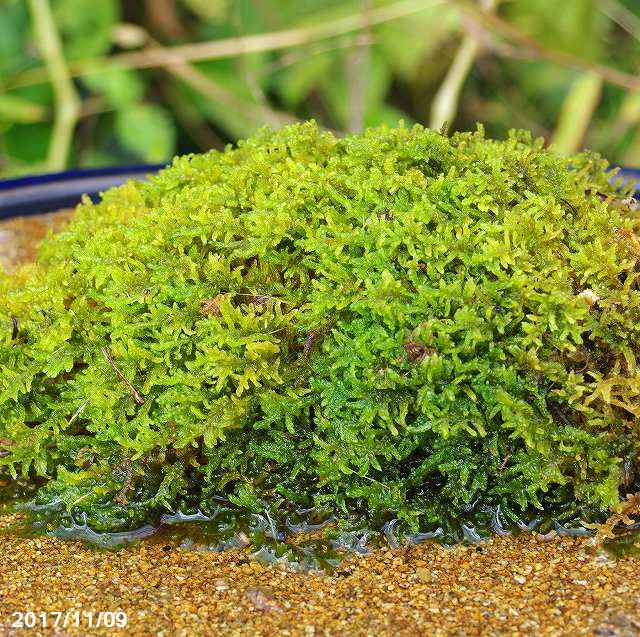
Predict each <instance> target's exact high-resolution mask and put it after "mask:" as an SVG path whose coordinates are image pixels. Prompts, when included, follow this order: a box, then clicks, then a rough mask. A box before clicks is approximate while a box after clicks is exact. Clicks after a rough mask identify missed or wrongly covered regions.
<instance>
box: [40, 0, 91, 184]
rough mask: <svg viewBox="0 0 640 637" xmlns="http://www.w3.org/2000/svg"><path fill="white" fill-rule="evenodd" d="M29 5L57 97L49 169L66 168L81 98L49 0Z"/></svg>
mask: <svg viewBox="0 0 640 637" xmlns="http://www.w3.org/2000/svg"><path fill="white" fill-rule="evenodd" d="M29 8H30V11H31V17H32V20H33V27H34V30H35V34H36V39H37V41H38V47H39V49H40V53H41V54H42V59H43V60H44V63H45V67H46V69H47V73H48V75H49V78H50V79H51V84H52V86H53V92H54V95H55V100H56V104H55V120H54V123H53V131H52V134H51V141H50V142H49V151H48V155H47V169H48V170H51V171H56V170H63V169H64V168H65V166H66V165H67V158H68V156H69V150H70V148H71V142H72V140H73V131H74V128H75V126H76V123H77V121H78V117H79V115H80V99H79V98H78V94H77V93H76V90H75V87H74V86H73V82H72V81H71V76H70V74H69V69H68V67H67V63H66V61H65V59H64V54H63V51H62V43H61V42H60V35H59V33H58V30H57V28H56V24H55V22H54V19H53V15H52V13H51V7H50V6H49V2H48V0H29Z"/></svg>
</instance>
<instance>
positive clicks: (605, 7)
mask: <svg viewBox="0 0 640 637" xmlns="http://www.w3.org/2000/svg"><path fill="white" fill-rule="evenodd" d="M598 5H599V7H600V11H602V13H604V14H605V15H606V16H607V17H608V18H609V19H611V20H613V21H614V22H615V23H616V24H617V25H618V26H619V27H621V28H623V29H624V30H625V31H626V32H627V33H628V34H629V35H632V36H633V37H634V38H635V39H636V40H640V18H638V16H637V15H636V14H635V13H633V12H632V11H629V9H627V7H625V6H624V5H623V4H622V3H621V2H619V1H618V0H600V2H599V3H598Z"/></svg>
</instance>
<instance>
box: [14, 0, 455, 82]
mask: <svg viewBox="0 0 640 637" xmlns="http://www.w3.org/2000/svg"><path fill="white" fill-rule="evenodd" d="M32 1H34V2H35V1H36V0H32ZM41 1H42V0H41ZM445 2H446V0H403V1H402V2H394V3H393V4H390V5H386V6H382V7H378V8H376V9H373V10H372V11H371V13H370V15H369V16H368V17H363V16H362V14H361V13H360V12H358V13H357V14H353V15H349V16H346V17H344V18H339V19H337V20H331V21H327V22H324V23H322V24H319V25H316V26H312V27H306V28H296V29H286V30H283V31H274V32H271V33H260V34H256V35H247V36H243V37H240V38H238V37H234V38H224V39H220V40H212V41H208V42H196V43H193V44H184V45H179V46H174V47H159V48H154V49H145V50H144V51H135V52H131V53H120V54H118V55H112V56H111V57H109V58H96V59H90V60H79V61H78V62H75V63H73V64H71V65H70V69H69V70H70V72H71V74H72V75H74V76H77V75H82V74H84V73H87V72H91V73H96V72H100V71H106V70H110V69H114V68H118V69H132V68H136V69H143V68H154V67H167V66H171V65H174V64H180V63H184V62H196V61H198V60H216V59H223V58H230V57H236V56H237V55H241V54H249V53H259V52H264V51H279V50H282V49H290V48H294V47H297V46H302V45H304V44H309V43H312V42H318V41H320V40H327V39H332V38H335V37H336V36H339V35H345V34H347V33H353V32H354V31H362V30H363V29H365V28H367V27H369V26H375V25H377V24H383V23H385V22H391V21H393V20H397V19H399V18H403V17H406V16H410V15H413V14H415V13H419V12H420V11H424V10H425V9H429V8H431V7H435V6H438V5H442V4H445ZM43 79H44V78H43V74H42V71H41V70H40V69H34V71H31V72H25V73H22V74H21V75H20V76H19V77H16V78H14V81H13V82H7V84H8V85H10V87H12V88H13V87H16V86H24V85H27V84H35V83H38V82H41V81H42V80H43Z"/></svg>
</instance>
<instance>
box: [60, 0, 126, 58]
mask: <svg viewBox="0 0 640 637" xmlns="http://www.w3.org/2000/svg"><path fill="white" fill-rule="evenodd" d="M51 7H52V10H53V13H54V17H55V20H56V24H57V25H58V28H59V29H60V33H61V34H62V37H63V41H64V52H65V55H66V57H67V58H68V59H70V60H74V59H78V58H91V57H96V56H98V55H101V54H103V53H107V52H108V51H109V49H110V48H111V30H112V29H113V27H114V26H115V24H116V23H117V22H118V20H119V19H120V3H119V2H117V1H116V0H52V2H51Z"/></svg>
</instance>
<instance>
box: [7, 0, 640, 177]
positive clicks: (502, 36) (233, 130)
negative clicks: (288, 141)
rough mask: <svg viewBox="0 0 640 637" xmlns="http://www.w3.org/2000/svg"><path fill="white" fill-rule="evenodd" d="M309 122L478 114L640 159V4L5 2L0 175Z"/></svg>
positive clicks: (436, 121)
mask: <svg viewBox="0 0 640 637" xmlns="http://www.w3.org/2000/svg"><path fill="white" fill-rule="evenodd" d="M311 117H313V118H315V119H316V120H317V121H318V122H319V123H320V124H321V125H322V126H325V127H326V128H329V129H332V130H335V131H337V132H345V131H357V130H360V129H361V128H362V127H363V126H367V125H373V124H379V123H381V122H387V123H390V124H396V123H397V122H398V120H399V119H403V120H404V121H405V122H406V123H412V122H421V123H424V124H427V125H431V126H433V127H436V128H440V127H441V126H443V124H444V123H445V122H446V125H447V126H448V128H449V129H450V130H454V129H455V130H458V129H469V128H473V127H474V126H475V123H476V122H477V121H481V122H484V123H485V126H486V129H487V131H488V133H489V134H490V135H492V136H502V135H504V134H505V132H506V130H507V129H509V128H511V127H518V128H527V129H531V130H532V131H533V132H534V133H535V134H536V135H541V136H544V137H545V138H546V139H547V140H548V141H549V142H550V143H554V144H555V145H556V146H557V147H558V148H559V149H560V150H562V151H564V152H570V151H573V150H576V149H578V148H581V147H583V146H586V147H590V148H593V149H595V150H598V151H600V152H601V153H603V154H604V155H606V156H607V157H608V158H609V159H610V160H612V161H613V162H617V163H622V164H627V165H640V1H638V0H563V1H562V2H559V1H558V0H502V1H500V0H146V1H144V0H136V1H132V0H129V1H125V0H0V176H4V177H6V176H11V175H19V174H25V173H33V172H44V171H48V170H62V169H64V168H68V167H75V166H81V167H89V166H102V165H112V164H130V163H138V162H162V161H165V160H167V159H168V158H170V157H171V156H172V155H173V154H174V153H176V152H179V153H185V152H190V151H199V150H204V149H208V148H211V147H218V148H220V147H223V146H224V145H225V144H226V143H228V142H229V141H235V140H236V139H238V138H241V137H246V136H247V135H249V134H251V133H252V131H254V130H255V129H256V128H257V127H259V126H261V125H263V124H269V125H272V126H280V125H283V124H286V123H289V122H292V121H296V120H299V119H306V118H311Z"/></svg>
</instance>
